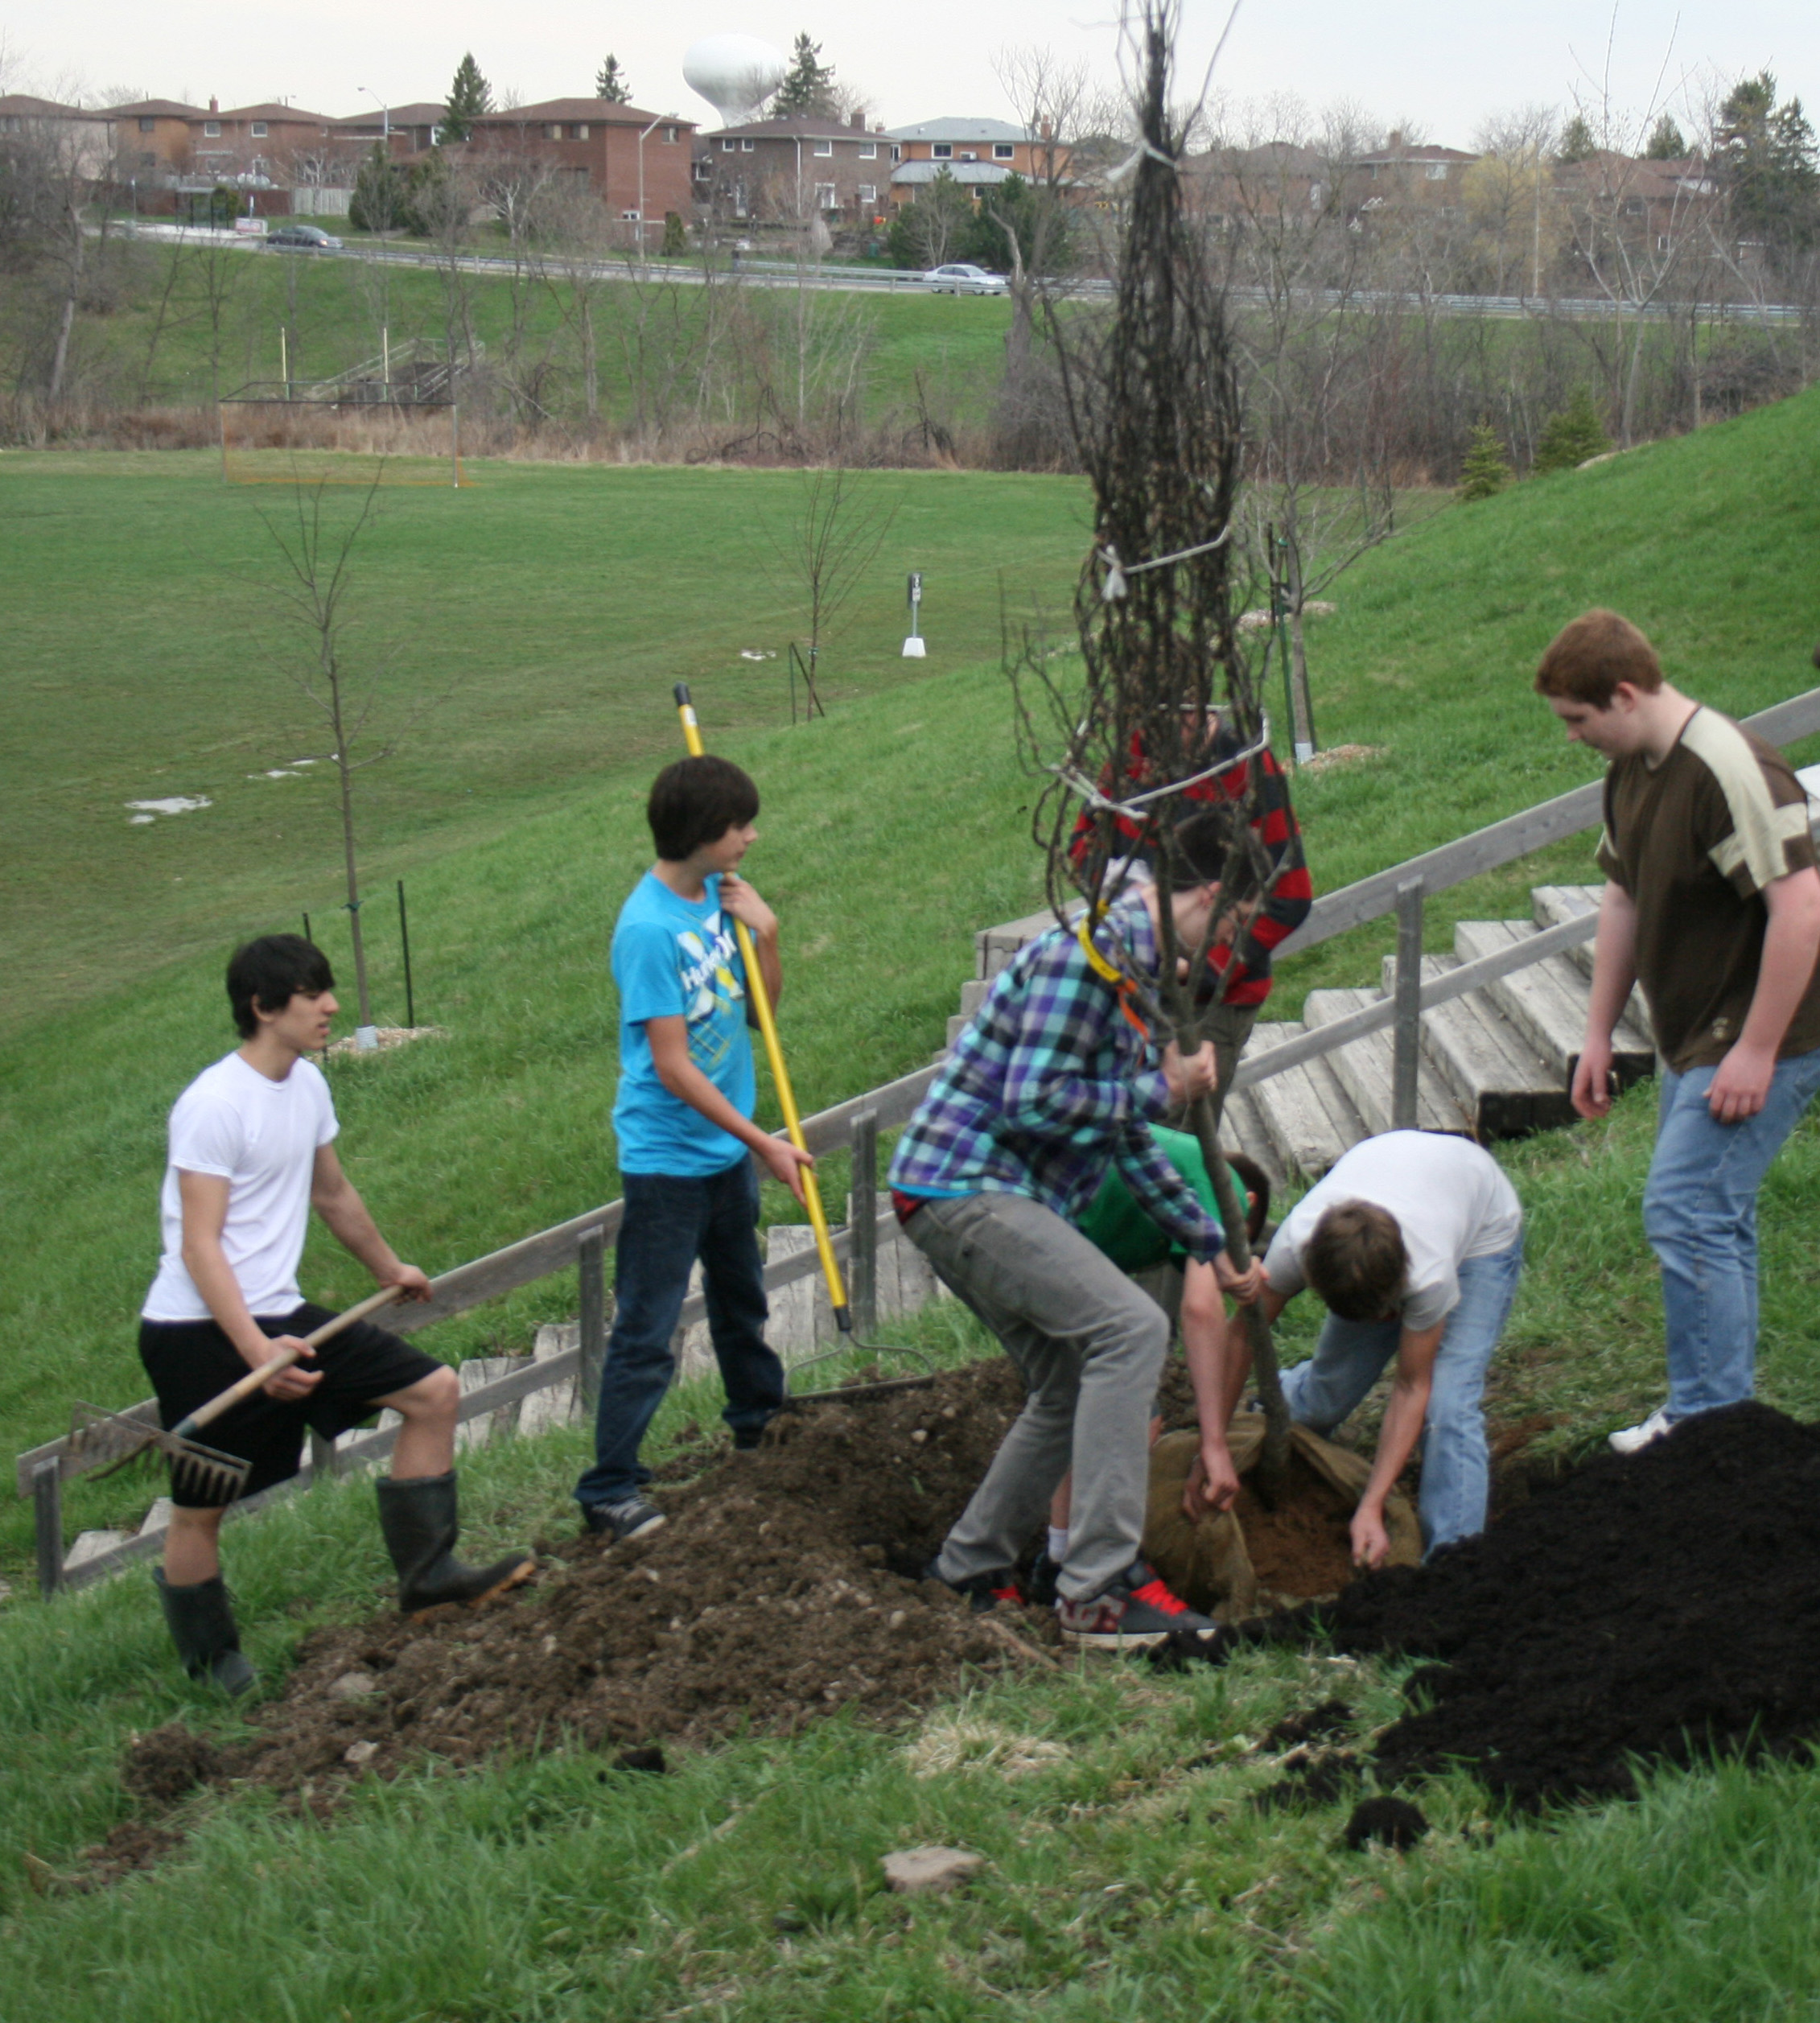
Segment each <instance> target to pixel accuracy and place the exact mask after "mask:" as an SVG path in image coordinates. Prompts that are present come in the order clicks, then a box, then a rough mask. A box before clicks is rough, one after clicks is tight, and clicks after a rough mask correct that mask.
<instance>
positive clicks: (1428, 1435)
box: [1188, 1131, 1523, 1567]
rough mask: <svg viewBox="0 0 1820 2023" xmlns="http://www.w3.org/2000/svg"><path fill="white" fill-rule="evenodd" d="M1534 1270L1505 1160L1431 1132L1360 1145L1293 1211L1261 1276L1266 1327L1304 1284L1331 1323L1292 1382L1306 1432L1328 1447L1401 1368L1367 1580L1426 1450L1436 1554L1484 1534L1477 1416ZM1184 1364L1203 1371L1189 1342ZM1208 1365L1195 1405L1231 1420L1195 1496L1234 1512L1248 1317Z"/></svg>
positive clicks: (1382, 1460)
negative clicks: (1228, 1436)
mask: <svg viewBox="0 0 1820 2023" xmlns="http://www.w3.org/2000/svg"><path fill="white" fill-rule="evenodd" d="M1522 1268H1523V1209H1522V1204H1521V1202H1520V1201H1518V1200H1517V1191H1516V1189H1514V1188H1513V1187H1512V1185H1510V1183H1509V1180H1507V1179H1505V1176H1504V1174H1503V1172H1502V1171H1501V1169H1500V1168H1499V1166H1498V1164H1497V1161H1496V1160H1493V1158H1492V1156H1491V1155H1490V1154H1489V1152H1485V1151H1484V1149H1483V1148H1482V1147H1480V1146H1477V1145H1475V1144H1474V1143H1472V1141H1471V1139H1465V1138H1449V1137H1443V1136H1441V1135H1439V1134H1438V1133H1434V1132H1429V1131H1386V1132H1383V1133H1382V1134H1381V1135H1379V1136H1377V1137H1376V1138H1367V1139H1364V1140H1362V1141H1361V1143H1358V1144H1357V1145H1355V1146H1354V1147H1353V1149H1352V1150H1351V1151H1350V1152H1348V1153H1347V1154H1346V1155H1345V1156H1344V1158H1343V1159H1341V1160H1340V1161H1339V1162H1338V1163H1337V1164H1336V1165H1335V1166H1334V1167H1333V1168H1332V1171H1331V1172H1328V1176H1327V1177H1326V1178H1325V1179H1324V1180H1321V1181H1320V1182H1319V1183H1318V1184H1317V1185H1315V1186H1314V1187H1311V1189H1309V1190H1308V1192H1307V1193H1306V1194H1304V1195H1303V1197H1302V1199H1301V1200H1300V1201H1298V1202H1297V1203H1296V1205H1295V1207H1294V1208H1293V1209H1291V1211H1290V1212H1289V1213H1288V1214H1287V1216H1286V1217H1285V1218H1283V1226H1282V1227H1281V1228H1280V1229H1279V1230H1278V1231H1277V1233H1276V1236H1275V1238H1274V1241H1273V1242H1272V1243H1271V1245H1270V1250H1269V1253H1268V1254H1267V1255H1266V1257H1265V1258H1264V1259H1263V1261H1262V1264H1260V1265H1257V1266H1254V1267H1253V1270H1254V1272H1256V1273H1257V1274H1258V1282H1259V1283H1260V1284H1261V1287H1262V1300H1263V1311H1264V1312H1265V1314H1266V1316H1267V1317H1268V1318H1269V1319H1270V1320H1271V1321H1274V1320H1275V1319H1276V1317H1277V1316H1278V1315H1279V1313H1281V1312H1283V1308H1285V1307H1286V1306H1287V1305H1288V1304H1289V1302H1290V1301H1291V1300H1292V1299H1294V1298H1295V1295H1296V1294H1297V1293H1298V1292H1300V1291H1301V1290H1302V1288H1303V1286H1304V1285H1307V1286H1312V1287H1313V1288H1314V1290H1315V1292H1316V1294H1317V1295H1318V1296H1319V1297H1320V1299H1321V1300H1322V1301H1323V1302H1324V1304H1325V1305H1326V1307H1327V1308H1328V1316H1327V1321H1326V1323H1325V1325H1324V1326H1323V1328H1322V1329H1321V1334H1320V1341H1319V1342H1318V1343H1317V1345H1316V1349H1315V1353H1314V1354H1313V1356H1312V1357H1311V1358H1310V1359H1309V1360H1308V1361H1307V1362H1303V1363H1299V1364H1298V1365H1297V1366H1295V1369H1293V1370H1289V1371H1287V1372H1286V1373H1285V1374H1284V1377H1283V1396H1284V1398H1285V1399H1286V1400H1287V1403H1288V1406H1289V1411H1290V1416H1291V1418H1292V1419H1295V1421H1296V1422H1297V1423H1298V1424H1300V1425H1303V1426H1308V1427H1311V1428H1313V1429H1314V1431H1315V1432H1317V1433H1323V1434H1324V1433H1329V1432H1332V1430H1333V1428H1335V1427H1336V1426H1337V1425H1339V1424H1340V1422H1341V1420H1343V1419H1345V1418H1346V1417H1347V1416H1348V1415H1349V1414H1350V1413H1351V1412H1352V1411H1353V1410H1354V1408H1355V1407H1357V1405H1359V1404H1360V1403H1361V1401H1362V1400H1363V1399H1364V1398H1365V1394H1366V1393H1367V1392H1368V1391H1369V1390H1370V1389H1371V1387H1372V1386H1373V1384H1374V1383H1375V1382H1377V1379H1378V1378H1379V1376H1380V1375H1381V1374H1382V1373H1383V1370H1384V1367H1385V1366H1386V1364H1387V1363H1388V1362H1390V1360H1391V1358H1393V1357H1394V1358H1395V1359H1396V1375H1395V1378H1394V1383H1393V1385H1392V1388H1391V1392H1390V1403H1389V1404H1388V1405H1387V1406H1386V1408H1385V1413H1384V1424H1383V1427H1382V1429H1381V1432H1380V1433H1379V1435H1378V1441H1377V1458H1376V1459H1375V1461H1373V1465H1372V1470H1371V1476H1370V1479H1369V1481H1368V1482H1367V1483H1366V1485H1365V1494H1364V1495H1363V1496H1362V1497H1361V1498H1360V1500H1359V1506H1358V1509H1357V1511H1356V1512H1355V1513H1354V1514H1353V1557H1354V1559H1356V1560H1357V1562H1358V1563H1359V1564H1361V1566H1367V1567H1375V1566H1378V1565H1381V1564H1382V1562H1383V1560H1384V1557H1385V1555H1386V1553H1387V1552H1388V1551H1390V1539H1389V1537H1388V1535H1387V1534H1386V1531H1385V1528H1384V1499H1385V1498H1386V1496H1388V1495H1389V1494H1390V1491H1391V1489H1393V1488H1394V1486H1395V1485H1396V1481H1397V1477H1398V1476H1399V1475H1400V1474H1401V1473H1402V1470H1403V1465H1404V1464H1405V1463H1406V1461H1408V1459H1409V1457H1410V1454H1411V1453H1412V1452H1414V1448H1415V1444H1416V1442H1417V1440H1422V1443H1423V1445H1422V1495H1421V1503H1420V1512H1421V1518H1422V1535H1423V1543H1425V1544H1426V1546H1427V1549H1428V1551H1430V1552H1431V1553H1432V1552H1434V1551H1436V1550H1438V1549H1439V1547H1442V1546H1443V1545H1447V1544H1451V1543H1452V1542H1453V1541H1454V1540H1455V1539H1465V1538H1470V1537H1472V1535H1473V1534H1474V1533H1475V1532H1477V1531H1483V1530H1484V1527H1485V1506H1486V1501H1487V1498H1488V1495H1489V1488H1490V1463H1489V1456H1488V1454H1487V1452H1486V1447H1485V1420H1484V1411H1483V1410H1482V1409H1481V1404H1480V1401H1481V1399H1483V1397H1484V1388H1485V1372H1486V1370H1487V1369H1488V1368H1489V1366H1490V1363H1491V1359H1492V1352H1493V1349H1496V1348H1497V1343H1498V1337H1499V1336H1500V1335H1501V1333H1503V1331H1504V1323H1505V1318H1506V1317H1507V1316H1508V1315H1509V1312H1510V1303H1511V1301H1512V1300H1513V1299H1514V1298H1515V1297H1516V1296H1517V1279H1518V1278H1519V1277H1520V1276H1521V1272H1522ZM1188 1353H1189V1358H1190V1361H1191V1362H1193V1361H1194V1360H1195V1359H1196V1351H1195V1345H1193V1344H1192V1343H1190V1344H1189V1345H1188ZM1200 1361H1201V1362H1202V1365H1203V1370H1202V1371H1201V1372H1200V1374H1199V1376H1198V1377H1197V1382H1196V1395H1197V1396H1202V1395H1209V1396H1213V1397H1217V1398H1219V1399H1222V1400H1223V1402H1224V1407H1225V1409H1224V1411H1222V1412H1221V1413H1220V1414H1219V1415H1218V1418H1219V1424H1218V1428H1217V1432H1216V1433H1215V1434H1214V1435H1213V1436H1212V1437H1211V1438H1209V1429H1208V1428H1207V1427H1206V1425H1205V1424H1203V1426H1202V1428H1201V1432H1202V1440H1203V1446H1202V1454H1203V1456H1204V1457H1207V1456H1209V1452H1210V1450H1211V1461H1210V1462H1209V1461H1206V1460H1204V1467H1203V1469H1202V1471H1201V1472H1200V1473H1197V1475H1196V1478H1195V1480H1194V1481H1192V1482H1191V1484H1190V1489H1189V1494H1190V1496H1191V1498H1195V1499H1196V1502H1197V1503H1198V1504H1200V1505H1204V1506H1206V1507H1209V1508H1212V1509H1215V1510H1225V1509H1226V1508H1228V1507H1229V1506H1230V1504H1231V1502H1232V1501H1233V1498H1234V1497H1235V1496H1236V1495H1237V1493H1238V1478H1237V1474H1236V1473H1234V1472H1233V1466H1232V1461H1231V1456H1230V1455H1229V1453H1226V1452H1225V1427H1226V1422H1227V1421H1228V1420H1229V1419H1230V1418H1231V1416H1232V1415H1233V1411H1234V1410H1235V1409H1236V1408H1237V1404H1238V1400H1239V1397H1240V1395H1241V1392H1242V1391H1243V1389H1244V1386H1245V1382H1246V1378H1247V1377H1248V1376H1249V1375H1250V1369H1251V1347H1250V1339H1249V1337H1248V1336H1247V1334H1246V1328H1245V1323H1244V1318H1243V1316H1242V1314H1240V1315H1235V1316H1233V1319H1232V1320H1231V1321H1229V1323H1228V1324H1227V1326H1226V1329H1225V1336H1224V1340H1223V1341H1221V1339H1220V1337H1218V1336H1215V1337H1213V1339H1212V1341H1211V1342H1209V1343H1205V1344H1204V1345H1202V1346H1201V1348H1200ZM1203 1380H1204V1383H1205V1386H1206V1387H1205V1389H1203ZM1221 1454H1225V1467H1224V1468H1223V1469H1221V1468H1220V1467H1219V1466H1217V1463H1218V1461H1219V1458H1220V1456H1221Z"/></svg>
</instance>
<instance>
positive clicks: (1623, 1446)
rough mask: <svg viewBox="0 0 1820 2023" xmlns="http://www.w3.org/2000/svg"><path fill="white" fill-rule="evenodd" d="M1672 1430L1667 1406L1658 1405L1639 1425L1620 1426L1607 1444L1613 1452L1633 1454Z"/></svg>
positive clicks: (1672, 1425)
mask: <svg viewBox="0 0 1820 2023" xmlns="http://www.w3.org/2000/svg"><path fill="white" fill-rule="evenodd" d="M1672 1432H1674V1420H1673V1419H1670V1417H1669V1415H1668V1407H1667V1406H1666V1405H1658V1406H1657V1407H1656V1409H1655V1410H1654V1411H1653V1412H1651V1413H1650V1415H1649V1417H1648V1418H1647V1419H1645V1420H1644V1422H1643V1424H1641V1426H1620V1428H1618V1430H1617V1431H1616V1432H1615V1433H1613V1434H1612V1436H1611V1437H1610V1439H1609V1440H1608V1442H1607V1444H1608V1446H1609V1447H1610V1448H1611V1450H1612V1452H1613V1453H1614V1454H1635V1453H1637V1452H1638V1451H1639V1450H1640V1449H1641V1448H1645V1447H1648V1446H1649V1444H1651V1443H1652V1442H1653V1441H1655V1440H1660V1439H1661V1437H1662V1436H1663V1435H1664V1434H1665V1433H1672Z"/></svg>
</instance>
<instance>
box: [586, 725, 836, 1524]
mask: <svg viewBox="0 0 1820 2023" xmlns="http://www.w3.org/2000/svg"><path fill="white" fill-rule="evenodd" d="M758 809H759V797H758V789H757V788H756V787H755V786H754V785H752V782H751V780H750V778H748V777H747V775H746V774H745V773H743V772H742V771H741V770H740V769H739V767H738V766H736V765H734V764H731V761H729V760H726V759H716V758H711V757H701V758H689V759H678V760H677V762H676V763H675V764H673V765H669V766H666V767H665V768H664V770H663V771H662V772H661V773H659V774H658V776H657V783H656V785H653V788H652V789H651V799H650V802H649V805H648V806H647V808H646V810H645V814H646V817H647V818H648V820H649V822H650V824H651V834H652V836H653V838H654V840H655V841H656V843H657V863H655V864H653V866H652V867H651V869H650V870H649V871H648V872H646V874H645V875H644V877H643V878H642V879H640V881H639V883H638V884H637V886H636V888H634V890H633V892H632V895H631V896H630V897H629V898H628V900H627V901H626V903H625V904H624V907H622V908H620V918H619V924H618V925H617V926H616V927H615V929H614V930H613V958H612V960H613V980H614V982H615V983H616V984H617V985H618V986H619V991H620V1088H619V1095H618V1098H617V1099H616V1102H615V1103H614V1105H613V1129H614V1131H615V1133H616V1135H617V1136H618V1139H619V1142H620V1176H621V1179H622V1181H623V1184H624V1197H625V1209H624V1215H623V1217H622V1218H621V1220H620V1233H619V1238H618V1243H617V1247H616V1251H615V1258H616V1268H615V1280H614V1310H613V1331H612V1333H611V1336H610V1337H608V1339H607V1360H606V1365H605V1367H604V1368H603V1370H602V1373H601V1382H600V1403H599V1410H598V1412H597V1413H596V1415H595V1432H594V1453H595V1458H594V1465H593V1466H592V1467H591V1468H590V1469H587V1471H586V1473H584V1474H583V1477H582V1478H581V1480H580V1481H579V1482H578V1483H577V1484H576V1485H575V1501H576V1502H578V1503H579V1505H580V1506H581V1510H582V1518H583V1522H584V1523H585V1524H586V1525H587V1529H588V1530H589V1531H591V1532H595V1533H598V1534H602V1535H606V1536H608V1537H611V1538H613V1539H630V1538H636V1536H637V1535H639V1534H640V1532H644V1531H653V1530H655V1529H656V1527H657V1526H658V1525H660V1524H661V1523H662V1522H664V1516H663V1513H662V1512H661V1510H657V1509H656V1508H655V1507H654V1506H653V1505H651V1504H649V1503H648V1502H645V1500H644V1498H643V1497H642V1496H641V1495H640V1494H639V1490H640V1486H641V1485H643V1484H644V1483H645V1482H647V1481H649V1480H650V1475H649V1471H648V1470H646V1469H642V1468H640V1465H639V1461H638V1450H639V1446H640V1443H641V1442H642V1441H643V1440H644V1435H645V1432H646V1430H647V1428H649V1425H650V1424H651V1420H652V1418H653V1415H654V1414H655V1413H656V1411H657V1407H658V1406H659V1404H660V1403H661V1402H662V1400H663V1396H664V1393H665V1391H667V1390H668V1389H669V1382H670V1378H671V1377H672V1376H673V1374H674V1372H675V1361H674V1358H673V1357H672V1355H671V1353H670V1341H671V1337H673V1335H674V1334H675V1333H676V1325H677V1319H678V1317H679V1316H680V1315H681V1311H682V1302H683V1300H684V1297H685V1296H686V1294H687V1292H688V1290H689V1275H690V1270H691V1269H692V1267H694V1263H695V1260H696V1259H698V1258H699V1259H701V1262H702V1291H703V1292H704V1294H705V1296H706V1300H707V1308H708V1330H709V1333H710V1337H711V1338H712V1340H713V1342H714V1358H715V1360H716V1361H717V1362H719V1365H720V1374H721V1378H722V1381H723V1382H724V1383H725V1384H726V1386H727V1410H726V1411H725V1413H724V1415H723V1416H724V1418H725V1419H726V1420H727V1424H728V1426H729V1427H730V1428H731V1429H732V1432H733V1442H734V1445H735V1447H739V1448H746V1447H751V1446H755V1445H756V1444H757V1441H758V1437H759V1435H760V1433H761V1432H763V1431H764V1427H765V1424H766V1423H767V1421H768V1419H770V1418H771V1416H772V1414H773V1413H774V1412H776V1410H777V1408H778V1407H779V1406H780V1404H781V1403H783V1399H784V1368H783V1365H782V1364H781V1363H780V1362H779V1361H778V1360H777V1358H776V1354H775V1353H773V1351H772V1350H771V1349H769V1348H768V1347H767V1346H766V1345H765V1340H764V1324H765V1321H766V1319H767V1317H768V1311H769V1310H768V1307H767V1305H766V1303H765V1296H764V1267H763V1266H762V1264H761V1263H760V1259H759V1249H758V1209H759V1189H758V1172H757V1169H756V1167H755V1165H754V1164H753V1159H754V1156H756V1158H757V1159H759V1160H762V1161H763V1162H764V1165H765V1166H766V1167H767V1168H768V1170H769V1171H770V1172H771V1173H772V1176H774V1177H775V1178H776V1179H778V1180H782V1181H783V1182H784V1185H785V1186H787V1187H788V1188H789V1189H790V1190H791V1192H792V1193H793V1194H794V1195H795V1196H796V1197H797V1200H798V1201H801V1199H802V1197H803V1195H802V1180H801V1175H800V1169H801V1168H802V1167H804V1166H805V1165H812V1164H813V1163H814V1162H813V1160H810V1159H809V1156H808V1155H807V1154H806V1153H804V1152H798V1151H797V1149H796V1147H794V1146H793V1145H791V1144H790V1143H788V1142H787V1141H786V1140H785V1139H780V1138H772V1137H771V1136H769V1135H768V1134H767V1133H766V1132H764V1131H761V1130H760V1128H759V1127H758V1126H757V1125H756V1124H755V1123H753V1122H752V1106H753V1098H754V1094H755V1089H754V1081H753V1074H752V1044H751V1035H750V1033H749V1032H748V1031H747V1023H746V1010H747V997H746V972H745V966H744V964H743V962H742V961H741V959H740V956H739V946H738V943H737V942H736V941H735V937H734V933H733V926H732V923H733V921H735V920H737V921H743V922H744V923H745V925H746V928H747V931H748V932H749V933H750V934H751V937H752V943H753V947H754V950H755V952H756V954H757V957H758V962H759V967H760V970H761V971H762V972H763V974H764V983H765V987H766V989H767V990H768V991H769V992H770V994H771V1001H772V1003H773V1004H775V1003H776V1002H777V999H778V995H779V994H780V991H781V990H782V988H783V972H782V970H781V969H780V967H779V965H778V960H777V917H776V914H774V913H772V910H771V908H769V907H768V906H767V905H766V904H765V903H764V900H762V899H760V897H759V896H758V894H757V893H756V892H754V891H753V890H752V888H751V886H750V885H748V884H747V883H746V882H745V880H743V878H741V877H739V875H738V872H739V863H740V860H741V859H743V857H744V855H745V854H746V852H747V850H749V849H750V848H751V846H752V844H753V843H754V842H756V840H757V835H758V831H757V830H756V829H755V828H754V827H753V826H752V825H753V823H754V822H755V821H756V819H757V817H758Z"/></svg>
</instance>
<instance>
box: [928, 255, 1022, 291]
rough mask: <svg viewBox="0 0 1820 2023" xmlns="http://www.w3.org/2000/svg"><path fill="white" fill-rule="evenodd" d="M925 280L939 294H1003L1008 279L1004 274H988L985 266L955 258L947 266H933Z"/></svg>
mask: <svg viewBox="0 0 1820 2023" xmlns="http://www.w3.org/2000/svg"><path fill="white" fill-rule="evenodd" d="M923 279H924V282H926V283H927V284H928V286H929V287H930V288H931V289H933V290H934V292H935V293H936V294H937V295H1003V294H1004V292H1005V289H1006V281H1005V277H1004V276H1003V274H988V273H987V272H986V270H985V268H984V267H974V266H969V265H968V264H967V263H966V261H964V260H953V261H950V262H949V264H948V265H947V266H945V267H931V268H930V269H929V272H928V273H927V274H924V276H923Z"/></svg>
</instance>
